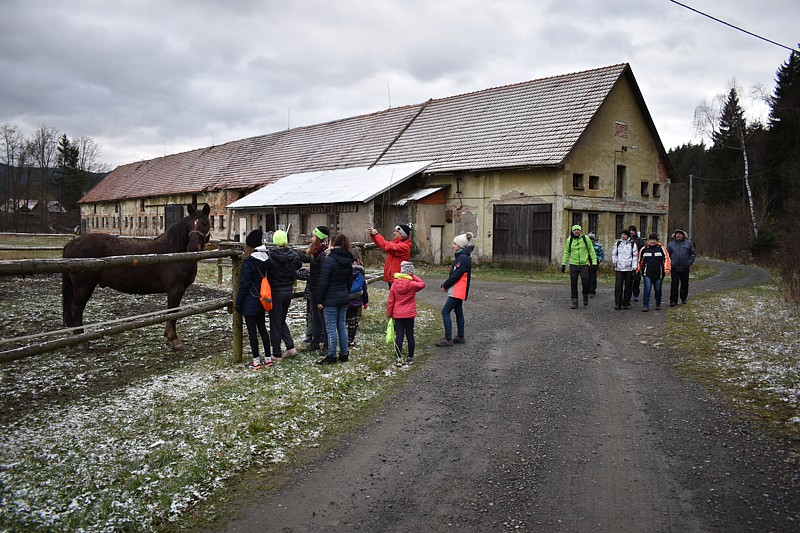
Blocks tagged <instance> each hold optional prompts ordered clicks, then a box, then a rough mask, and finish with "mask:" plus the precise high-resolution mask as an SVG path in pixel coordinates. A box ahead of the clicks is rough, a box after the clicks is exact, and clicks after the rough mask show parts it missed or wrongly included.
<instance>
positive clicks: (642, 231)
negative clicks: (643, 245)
mask: <svg viewBox="0 0 800 533" xmlns="http://www.w3.org/2000/svg"><path fill="white" fill-rule="evenodd" d="M639 236H640V237H641V238H642V239H646V238H647V215H642V216H640V217H639Z"/></svg>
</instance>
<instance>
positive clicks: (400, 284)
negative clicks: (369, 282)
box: [386, 261, 425, 366]
mask: <svg viewBox="0 0 800 533" xmlns="http://www.w3.org/2000/svg"><path fill="white" fill-rule="evenodd" d="M424 288H425V282H424V281H422V279H421V278H420V277H419V276H417V275H416V273H415V272H414V264H413V263H411V262H410V261H403V262H402V263H400V272H399V273H398V274H395V275H394V283H392V288H391V289H389V300H388V302H387V303H386V316H388V317H389V318H392V319H394V350H395V354H396V356H397V358H396V361H395V364H396V365H397V366H402V364H403V358H402V354H403V337H405V338H406V339H407V340H408V356H407V357H406V363H407V364H409V365H410V364H412V363H414V348H415V346H416V341H415V340H414V317H416V316H417V293H418V292H419V291H421V290H422V289H424Z"/></svg>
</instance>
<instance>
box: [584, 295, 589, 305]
mask: <svg viewBox="0 0 800 533" xmlns="http://www.w3.org/2000/svg"><path fill="white" fill-rule="evenodd" d="M587 305H589V296H588V295H586V294H584V295H583V306H584V307H586V306H587Z"/></svg>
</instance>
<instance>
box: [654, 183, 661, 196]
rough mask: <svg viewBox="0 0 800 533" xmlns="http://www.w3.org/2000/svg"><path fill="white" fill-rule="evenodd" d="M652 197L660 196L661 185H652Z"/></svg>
mask: <svg viewBox="0 0 800 533" xmlns="http://www.w3.org/2000/svg"><path fill="white" fill-rule="evenodd" d="M653 196H655V197H659V196H661V184H660V183H654V184H653Z"/></svg>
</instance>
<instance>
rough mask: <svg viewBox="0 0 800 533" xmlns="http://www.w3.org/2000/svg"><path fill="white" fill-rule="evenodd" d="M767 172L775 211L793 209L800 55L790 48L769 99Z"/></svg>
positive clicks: (798, 163) (798, 168) (799, 163)
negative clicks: (774, 201) (768, 169)
mask: <svg viewBox="0 0 800 533" xmlns="http://www.w3.org/2000/svg"><path fill="white" fill-rule="evenodd" d="M770 104H771V105H770V116H769V139H768V146H769V157H770V160H769V161H770V164H769V168H771V169H773V171H772V172H771V173H770V176H769V186H770V190H771V192H772V196H774V197H775V198H776V199H778V201H777V203H776V211H777V213H776V214H783V213H785V212H786V211H787V210H792V209H793V206H794V205H796V203H797V202H798V201H800V198H798V196H800V184H798V183H797V181H798V180H797V176H800V55H798V54H797V53H795V52H792V53H791V54H790V55H789V59H787V60H786V62H785V63H783V65H781V67H780V68H779V69H778V72H777V77H776V80H775V94H774V96H773V97H772V98H771V101H770Z"/></svg>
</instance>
